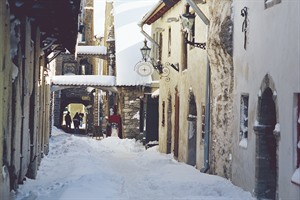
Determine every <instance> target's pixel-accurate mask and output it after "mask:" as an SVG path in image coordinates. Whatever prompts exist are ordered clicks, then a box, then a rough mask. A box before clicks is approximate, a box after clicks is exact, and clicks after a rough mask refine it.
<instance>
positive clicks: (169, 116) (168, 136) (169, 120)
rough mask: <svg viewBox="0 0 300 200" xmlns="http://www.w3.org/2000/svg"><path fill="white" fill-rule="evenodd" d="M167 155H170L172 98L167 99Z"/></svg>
mask: <svg viewBox="0 0 300 200" xmlns="http://www.w3.org/2000/svg"><path fill="white" fill-rule="evenodd" d="M167 112H168V113H167V154H169V153H171V148H172V96H171V95H169V98H168V109H167Z"/></svg>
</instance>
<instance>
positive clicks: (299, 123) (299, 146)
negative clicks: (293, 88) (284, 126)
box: [291, 94, 300, 186]
mask: <svg viewBox="0 0 300 200" xmlns="http://www.w3.org/2000/svg"><path fill="white" fill-rule="evenodd" d="M296 99H297V106H296V108H297V109H296V113H295V114H296V115H295V116H296V117H295V122H296V129H297V131H295V132H296V137H295V138H296V141H295V140H294V141H295V143H294V144H296V148H295V151H296V169H295V172H294V174H293V175H292V178H291V179H292V180H291V181H292V183H294V184H296V185H298V186H300V180H299V174H300V94H298V95H297V97H296Z"/></svg>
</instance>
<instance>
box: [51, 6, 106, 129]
mask: <svg viewBox="0 0 300 200" xmlns="http://www.w3.org/2000/svg"><path fill="white" fill-rule="evenodd" d="M81 7H82V12H81V14H80V17H79V24H80V25H79V35H78V46H95V45H96V38H95V36H94V1H93V0H86V1H82V2H81ZM98 61H99V59H98V58H97V57H96V56H95V55H89V54H79V53H77V55H73V54H68V53H62V54H61V55H59V56H58V57H57V59H56V60H55V62H56V72H55V75H97V74H98V73H99V69H98ZM94 91H95V95H93V93H92V92H91V91H89V89H88V87H87V86H81V87H76V88H69V89H62V90H59V91H56V92H54V104H55V105H54V122H55V123H54V125H55V126H57V127H59V128H62V125H63V119H64V111H65V107H67V106H69V105H71V106H72V104H75V103H76V104H82V105H83V107H84V110H81V109H78V108H75V107H74V109H75V111H76V112H83V114H84V116H85V117H84V119H85V120H86V121H85V122H84V123H85V124H86V126H85V127H86V128H85V131H84V132H85V133H93V131H94V125H98V123H99V112H100V111H99V109H98V108H99V99H98V89H96V88H94ZM94 91H93V92H94ZM90 106H92V107H90ZM74 109H73V110H74ZM72 114H75V113H72Z"/></svg>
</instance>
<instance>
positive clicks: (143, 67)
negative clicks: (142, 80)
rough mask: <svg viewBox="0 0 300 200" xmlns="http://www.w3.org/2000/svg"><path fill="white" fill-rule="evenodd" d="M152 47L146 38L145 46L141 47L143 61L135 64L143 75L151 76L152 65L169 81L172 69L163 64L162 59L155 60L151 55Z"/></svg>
mask: <svg viewBox="0 0 300 200" xmlns="http://www.w3.org/2000/svg"><path fill="white" fill-rule="evenodd" d="M150 52H151V48H150V47H148V45H147V40H146V39H145V40H144V46H143V47H142V48H141V53H142V57H143V62H139V63H137V64H136V66H135V70H136V72H137V73H138V74H140V75H141V76H149V75H150V74H151V73H152V71H153V70H152V69H151V66H152V67H153V68H154V69H155V70H156V71H157V72H158V73H159V75H160V76H161V77H164V78H165V80H166V81H169V80H170V78H169V77H168V76H169V74H170V70H169V68H168V66H165V67H164V66H163V65H162V64H161V62H160V60H157V61H155V60H154V59H153V58H151V57H150Z"/></svg>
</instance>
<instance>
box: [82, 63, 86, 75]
mask: <svg viewBox="0 0 300 200" xmlns="http://www.w3.org/2000/svg"><path fill="white" fill-rule="evenodd" d="M81 75H85V65H81Z"/></svg>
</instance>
